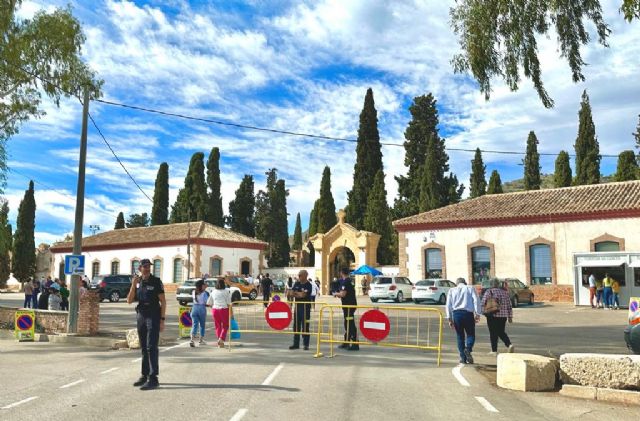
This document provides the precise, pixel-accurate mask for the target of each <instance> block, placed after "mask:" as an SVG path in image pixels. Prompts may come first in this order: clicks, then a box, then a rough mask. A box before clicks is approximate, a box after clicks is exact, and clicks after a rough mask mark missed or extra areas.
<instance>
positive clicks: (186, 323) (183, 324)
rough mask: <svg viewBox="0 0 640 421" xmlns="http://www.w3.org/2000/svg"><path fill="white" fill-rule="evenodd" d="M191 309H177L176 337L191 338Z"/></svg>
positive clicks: (181, 307)
mask: <svg viewBox="0 0 640 421" xmlns="http://www.w3.org/2000/svg"><path fill="white" fill-rule="evenodd" d="M191 326H193V320H192V319H191V307H187V306H180V307H179V308H178V337H179V338H189V337H190V336H191Z"/></svg>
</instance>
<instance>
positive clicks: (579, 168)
mask: <svg viewBox="0 0 640 421" xmlns="http://www.w3.org/2000/svg"><path fill="white" fill-rule="evenodd" d="M578 116H579V123H578V137H577V138H576V143H575V145H574V147H575V150H576V180H575V184H576V185H584V184H598V183H599V182H600V158H601V157H600V146H599V145H598V139H597V137H596V126H595V124H593V118H592V116H591V104H590V103H589V96H588V95H587V91H586V90H585V91H584V92H583V93H582V101H581V102H580V112H579V113H578Z"/></svg>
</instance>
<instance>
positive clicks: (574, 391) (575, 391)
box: [560, 384, 598, 399]
mask: <svg viewBox="0 0 640 421" xmlns="http://www.w3.org/2000/svg"><path fill="white" fill-rule="evenodd" d="M597 390H598V389H597V388H596V387H592V386H578V385H575V384H564V385H562V389H560V394H561V395H564V396H569V397H571V398H581V399H596V393H597Z"/></svg>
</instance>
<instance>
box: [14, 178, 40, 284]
mask: <svg viewBox="0 0 640 421" xmlns="http://www.w3.org/2000/svg"><path fill="white" fill-rule="evenodd" d="M16 222H17V224H16V232H15V235H14V238H13V262H12V263H13V265H12V269H13V276H15V277H16V279H17V280H19V281H20V282H26V281H27V280H28V279H29V278H32V277H33V275H34V274H35V272H36V244H35V238H34V231H35V227H36V201H35V197H34V191H33V181H29V189H28V190H27V191H25V193H24V198H23V199H22V201H21V202H20V206H19V207H18V218H17V221H16Z"/></svg>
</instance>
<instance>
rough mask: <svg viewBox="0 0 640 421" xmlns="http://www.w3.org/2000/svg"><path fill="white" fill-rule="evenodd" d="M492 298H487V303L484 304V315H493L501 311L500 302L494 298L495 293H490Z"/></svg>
mask: <svg viewBox="0 0 640 421" xmlns="http://www.w3.org/2000/svg"><path fill="white" fill-rule="evenodd" d="M489 294H490V296H489V298H487V301H486V302H485V303H484V309H483V314H484V315H485V316H486V315H493V314H495V313H497V312H498V311H500V304H498V300H497V299H496V298H495V297H494V296H493V293H491V292H489Z"/></svg>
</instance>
